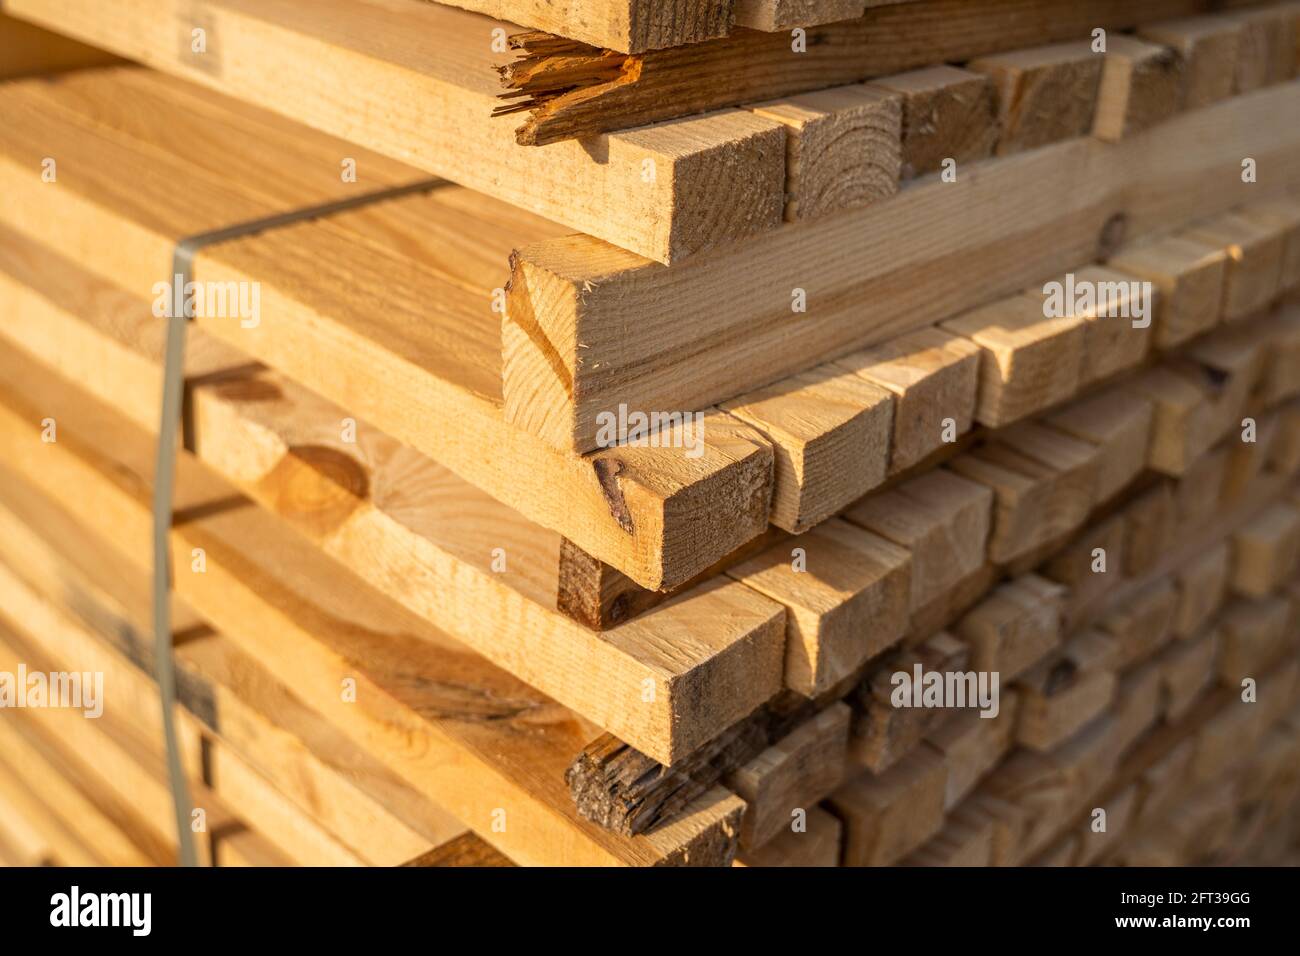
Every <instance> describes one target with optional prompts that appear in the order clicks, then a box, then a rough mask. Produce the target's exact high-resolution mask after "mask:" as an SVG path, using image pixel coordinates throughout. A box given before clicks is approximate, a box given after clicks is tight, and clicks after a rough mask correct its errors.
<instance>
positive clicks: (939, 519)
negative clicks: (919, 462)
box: [844, 470, 993, 611]
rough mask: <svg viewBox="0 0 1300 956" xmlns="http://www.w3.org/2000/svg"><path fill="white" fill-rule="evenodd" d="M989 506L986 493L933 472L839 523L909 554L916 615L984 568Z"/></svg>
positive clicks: (911, 605) (872, 500) (859, 508)
mask: <svg viewBox="0 0 1300 956" xmlns="http://www.w3.org/2000/svg"><path fill="white" fill-rule="evenodd" d="M992 505H993V495H992V493H991V492H990V491H989V490H988V489H987V488H984V487H981V486H980V485H978V484H976V483H975V482H972V481H967V480H965V479H963V478H960V477H958V476H957V475H955V474H953V473H952V472H949V471H946V470H936V471H934V472H930V473H927V474H923V475H921V476H919V477H917V478H912V479H909V480H906V481H904V482H903V483H902V484H900V485H898V486H896V487H894V488H892V489H890V490H888V491H885V492H882V493H880V494H875V495H871V496H870V497H868V498H866V499H864V500H863V501H861V502H859V503H858V504H857V505H855V506H854V507H853V508H851V509H849V510H848V511H846V512H845V513H844V517H845V518H846V519H847V520H848V521H850V522H852V523H853V524H855V525H858V526H859V527H862V528H866V529H867V530H868V531H870V532H872V533H874V534H876V535H879V536H881V537H882V538H884V539H886V540H888V541H892V542H894V543H895V544H896V545H898V546H900V547H902V548H905V549H906V550H907V551H908V552H910V554H911V558H912V560H911V566H912V571H911V583H910V590H909V601H910V603H909V609H910V610H912V611H916V610H918V609H920V608H922V607H924V606H925V605H927V604H929V603H930V602H931V601H933V600H934V599H935V598H937V597H939V596H941V595H943V594H946V593H947V592H948V591H949V590H950V589H951V588H953V587H954V586H955V585H956V584H957V583H958V582H959V581H961V580H962V579H963V578H965V577H966V576H967V575H969V574H971V573H973V572H974V571H976V570H978V569H979V568H980V567H981V566H982V565H983V563H984V543H985V541H987V539H988V534H989V524H990V515H991V509H992Z"/></svg>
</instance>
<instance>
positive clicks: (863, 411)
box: [720, 365, 895, 534]
mask: <svg viewBox="0 0 1300 956" xmlns="http://www.w3.org/2000/svg"><path fill="white" fill-rule="evenodd" d="M720 407H721V408H722V410H723V411H725V412H727V413H728V414H730V415H732V416H733V417H735V418H737V419H739V420H740V421H742V422H744V423H746V424H747V425H749V426H750V427H752V428H754V429H755V430H756V431H757V432H758V433H759V434H760V435H762V436H763V438H764V439H765V440H766V441H767V442H768V443H770V444H771V446H772V452H773V456H774V468H775V478H774V483H773V489H772V509H771V512H770V514H769V516H768V517H769V520H770V521H771V522H772V524H774V525H776V526H777V527H778V528H781V529H783V530H785V531H789V532H791V533H793V534H800V533H802V532H804V531H806V530H808V529H809V528H811V527H813V526H814V525H817V524H820V523H821V522H822V521H825V520H826V519H827V518H829V517H830V516H831V515H834V514H835V513H836V512H838V511H840V510H842V509H843V508H844V507H845V506H846V505H848V504H849V502H851V501H855V500H856V499H858V498H860V497H862V496H863V495H864V494H866V493H867V492H868V491H870V490H871V489H872V488H874V487H876V486H877V485H879V484H881V483H882V482H883V481H884V480H885V476H886V474H887V473H888V470H889V462H890V447H891V436H892V433H893V431H894V415H895V402H894V399H893V397H892V396H891V394H890V393H889V392H888V391H886V390H885V389H884V388H881V387H879V386H878V385H876V384H873V383H872V382H870V381H868V380H866V379H864V378H862V377H860V376H858V375H855V374H853V373H852V372H850V371H847V370H844V369H842V368H840V367H837V366H835V365H829V366H820V367H818V368H815V369H813V370H812V371H809V372H804V373H800V374H798V375H792V376H790V377H789V378H786V379H782V380H781V381H780V382H778V383H776V384H775V385H772V386H770V387H768V388H764V389H759V390H758V391H756V392H750V393H749V394H747V395H742V396H741V397H739V398H737V399H734V400H733V401H730V402H724V403H723V404H722V405H721V406H720Z"/></svg>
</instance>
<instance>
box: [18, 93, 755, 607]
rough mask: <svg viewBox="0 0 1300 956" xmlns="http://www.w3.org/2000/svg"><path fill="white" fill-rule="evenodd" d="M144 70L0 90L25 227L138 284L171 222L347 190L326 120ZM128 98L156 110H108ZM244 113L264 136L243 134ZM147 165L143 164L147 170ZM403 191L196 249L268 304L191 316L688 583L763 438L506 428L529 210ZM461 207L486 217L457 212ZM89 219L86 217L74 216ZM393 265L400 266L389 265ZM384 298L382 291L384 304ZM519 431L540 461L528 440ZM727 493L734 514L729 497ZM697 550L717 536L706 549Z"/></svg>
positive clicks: (573, 532)
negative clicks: (55, 178)
mask: <svg viewBox="0 0 1300 956" xmlns="http://www.w3.org/2000/svg"><path fill="white" fill-rule="evenodd" d="M138 72H139V71H130V70H119V71H114V72H113V73H112V74H104V75H94V76H92V75H91V74H88V73H80V74H70V75H69V76H70V77H72V78H70V79H68V80H66V81H63V82H62V83H60V84H59V85H58V86H56V87H50V86H49V85H48V84H42V85H41V86H39V87H38V86H35V85H30V84H23V83H19V84H14V85H12V86H10V87H7V88H6V96H7V97H12V98H13V99H12V100H10V102H13V104H14V107H15V110H14V112H13V113H12V114H11V115H13V116H14V118H15V122H14V123H13V124H11V126H10V127H8V129H7V130H6V132H7V134H9V135H7V136H6V137H5V139H4V141H3V144H0V148H3V149H4V150H5V151H6V155H7V156H8V162H0V170H3V171H4V172H3V173H0V175H7V176H12V177H13V179H12V180H11V182H13V183H14V184H15V185H17V184H19V183H22V184H25V186H26V187H30V188H15V189H14V190H12V191H8V192H6V202H5V207H4V210H3V212H0V216H3V217H5V218H7V220H8V221H9V222H10V223H11V224H13V225H15V226H17V227H19V228H21V229H26V230H29V233H28V234H29V236H32V238H34V239H36V241H39V242H45V243H48V244H51V245H59V244H60V243H64V244H65V245H64V246H63V248H64V250H65V251H68V252H74V253H76V254H77V255H78V256H79V257H80V261H81V262H82V263H83V264H84V265H85V266H86V267H87V268H88V269H89V270H91V271H93V272H95V273H97V274H98V275H99V276H101V277H103V278H106V279H108V280H109V281H111V282H116V283H118V284H119V285H122V286H125V287H129V288H132V289H135V290H146V289H150V288H153V287H154V285H155V284H156V283H157V282H158V281H159V280H160V279H163V278H165V277H166V276H167V274H168V271H169V269H170V265H169V263H170V260H171V250H172V247H173V245H174V243H175V241H176V240H177V238H179V236H180V235H181V234H183V233H187V232H192V231H195V230H203V229H207V228H211V227H214V226H219V225H223V224H228V223H230V222H232V221H240V220H247V219H250V218H256V217H258V216H261V215H264V214H267V213H269V212H272V211H279V210H284V209H286V208H292V207H296V206H300V205H302V204H304V203H314V202H320V201H322V200H324V199H333V198H339V197H341V196H343V195H346V194H347V191H348V189H349V188H353V187H350V186H349V184H346V183H342V182H340V181H338V178H337V172H336V170H337V167H336V165H335V163H336V160H334V159H333V158H330V159H328V160H323V158H322V157H324V156H329V155H330V149H331V146H330V143H329V141H327V139H326V138H324V137H321V136H320V135H319V134H313V133H311V132H310V131H307V130H305V129H302V128H299V127H293V126H291V125H286V124H284V123H283V122H282V121H279V120H277V119H276V118H275V117H272V116H269V115H267V114H262V113H261V112H260V111H255V119H254V120H253V121H250V120H248V119H247V116H248V113H247V112H246V111H241V110H239V109H235V108H232V109H229V110H228V109H226V106H227V105H229V104H228V102H227V101H223V100H220V99H219V98H214V97H213V96H212V95H211V94H208V93H205V92H203V91H199V90H193V89H188V88H186V89H184V90H182V91H181V92H180V93H179V94H173V93H167V92H163V91H164V90H166V89H168V88H170V87H171V86H172V85H173V84H169V83H167V82H166V81H164V80H161V79H160V78H158V77H156V76H154V77H146V78H139V77H136V76H133V74H135V73H138ZM73 78H75V79H73ZM119 84H121V85H120V86H119ZM141 87H144V89H143V91H142V90H141ZM128 91H129V92H128ZM115 92H119V93H120V94H121V97H120V98H119V97H115V95H114V94H115ZM172 96H180V97H184V96H189V97H190V102H193V101H197V103H198V105H197V106H190V105H188V104H187V103H186V102H185V101H184V99H180V100H170V99H169V97H172ZM136 97H139V98H140V99H141V101H142V102H143V103H147V104H149V106H150V107H151V109H150V111H149V112H146V113H143V114H139V113H133V112H131V111H127V110H122V109H121V108H120V107H121V103H123V102H129V101H133V100H134V99H135V98H136ZM20 100H21V101H22V105H21V106H20V105H19V102H18V101H20ZM52 106H53V107H56V108H51V107H52ZM20 118H21V122H20V121H19V120H20ZM159 118H165V119H166V120H167V122H158V121H157V120H158V119H159ZM176 124H182V125H184V126H185V128H187V129H193V130H194V132H195V135H196V136H207V137H209V138H210V137H211V136H212V135H213V130H221V129H228V130H230V131H231V133H232V135H235V136H236V138H235V140H234V141H235V142H239V143H243V144H244V146H245V148H246V150H248V151H249V152H254V150H253V144H254V143H256V144H257V145H258V149H257V150H256V151H255V152H256V153H257V155H256V157H254V158H252V159H250V162H249V164H248V165H242V164H237V165H236V166H233V167H231V169H232V170H235V171H237V175H236V174H232V175H223V177H222V178H221V179H220V180H218V179H216V178H215V177H213V176H211V174H210V172H209V167H210V166H211V164H212V162H213V160H212V159H211V158H209V159H208V160H206V161H205V160H198V161H191V157H192V156H193V155H194V153H193V152H192V151H188V150H185V149H183V148H182V147H181V145H180V143H179V141H178V140H177V138H176V136H175V135H174V130H175V127H176ZM227 124H228V125H227ZM236 130H238V131H240V133H239V135H236V134H235V131H236ZM244 131H247V132H248V133H249V134H252V135H256V136H257V137H258V138H257V139H248V138H245V137H244V135H243V132H244ZM51 150H53V151H55V152H57V153H59V155H61V156H62V157H64V158H63V160H62V169H63V176H62V178H61V179H60V181H59V183H60V188H59V189H45V188H43V187H44V186H46V185H47V184H44V183H41V182H40V180H39V177H33V176H31V175H30V174H29V172H28V171H27V170H28V169H29V168H31V167H28V165H27V164H28V163H29V162H37V163H39V160H38V159H37V158H36V157H39V156H41V155H45V154H46V153H47V152H48V151H51ZM78 150H80V151H81V152H82V154H83V156H84V158H83V159H81V160H80V161H78V159H77V158H76V156H77V152H78ZM87 153H89V154H90V155H86V154H87ZM303 153H306V154H307V158H304V157H303V155H302V154H303ZM198 155H200V156H203V155H209V156H210V157H211V156H214V155H215V154H205V153H203V152H202V151H200V152H199V154H198ZM92 157H93V158H92ZM277 162H282V163H284V164H286V165H287V166H289V167H294V166H296V165H297V164H298V163H304V164H305V166H306V168H307V169H308V170H309V171H310V174H304V175H303V176H302V177H298V178H294V179H288V178H286V177H283V176H280V175H271V174H269V171H270V170H272V169H274V168H275V164H276V163H277ZM205 163H206V164H207V165H206V166H205V165H204V164H205ZM142 165H143V166H145V167H146V168H148V169H150V170H154V171H155V172H154V173H151V174H149V175H146V174H145V173H143V172H142V169H141V167H142ZM389 166H391V164H389ZM36 168H39V166H38V167H36ZM114 169H116V170H118V171H119V172H120V174H121V177H120V178H118V177H115V176H114V175H113V173H112V171H113V170H114ZM132 170H134V172H132ZM158 170H165V171H166V172H167V175H162V173H161V172H158ZM376 172H377V173H383V174H385V175H390V174H391V175H393V176H395V177H397V181H402V180H401V178H400V177H401V175H402V168H401V167H397V168H396V169H395V170H394V169H390V168H388V167H386V166H385V165H384V164H383V161H382V160H381V161H380V162H379V164H378V167H377V169H376ZM114 184H116V185H114ZM354 185H355V184H353V186H354ZM410 198H411V201H412V203H413V204H412V205H411V206H409V207H408V206H406V204H405V202H404V201H399V202H394V203H391V204H385V205H384V206H383V207H380V208H374V209H360V210H354V211H352V212H349V213H346V214H340V215H337V216H333V217H330V219H329V222H328V224H326V223H321V222H316V223H301V224H298V225H295V226H291V227H287V228H284V229H280V230H274V231H271V232H269V233H265V234H263V235H260V236H255V237H249V238H245V239H242V240H239V241H237V242H229V243H226V244H223V245H220V246H217V247H213V248H212V249H210V250H206V251H205V252H204V254H203V255H201V256H200V257H199V261H198V264H197V267H196V275H197V277H198V280H199V281H200V282H211V283H216V284H218V285H220V284H223V283H228V282H244V283H257V284H258V286H257V287H258V289H259V290H260V301H261V302H262V303H264V306H265V308H266V312H267V315H266V317H265V321H260V322H256V323H249V322H243V321H241V322H233V321H230V319H228V318H225V317H217V316H205V317H203V318H202V319H200V320H198V324H199V325H201V326H202V327H204V328H205V329H206V330H208V331H210V332H211V333H212V334H213V335H214V337H217V338H220V339H224V340H225V341H226V342H228V343H230V344H232V345H233V346H234V347H235V348H238V349H242V350H244V351H245V352H248V353H250V355H252V356H253V357H254V358H257V359H259V360H262V361H265V362H267V363H268V364H270V365H273V366H276V367H278V368H280V369H281V370H283V371H285V372H286V373H287V374H289V375H290V376H291V377H294V378H296V379H297V380H298V381H300V382H301V383H303V384H305V385H307V386H308V387H310V388H312V389H313V390H315V391H317V392H319V393H320V394H322V395H324V396H326V397H328V398H331V399H332V400H334V401H335V402H337V403H338V404H339V405H340V406H342V407H343V408H344V409H345V411H346V413H347V414H348V415H349V416H352V417H356V416H364V417H366V418H367V419H369V420H371V421H373V422H374V423H375V424H376V425H378V426H379V427H381V428H383V429H384V430H385V431H386V432H388V433H389V434H390V435H392V436H393V437H395V438H397V439H399V440H401V441H404V442H406V443H407V444H410V445H412V446H414V447H416V448H418V449H420V450H422V451H424V452H425V453H426V454H430V455H432V456H433V457H435V458H436V459H437V460H439V461H441V462H443V463H445V464H448V465H450V466H452V467H453V470H456V471H457V473H459V474H461V475H462V476H464V477H466V478H468V479H469V480H471V481H473V482H474V483H476V484H479V485H480V486H481V487H482V486H484V485H486V486H487V490H489V491H490V493H492V494H494V495H495V496H496V497H497V498H499V499H501V500H503V501H504V502H505V503H507V504H510V505H512V506H514V507H518V508H521V510H523V511H525V512H527V511H529V508H528V507H525V505H526V501H525V499H534V502H535V503H537V504H539V505H540V504H542V502H541V501H537V500H536V498H535V495H536V496H540V498H542V499H547V500H549V504H546V505H544V506H543V510H545V509H551V510H552V512H553V514H552V517H553V518H555V519H558V520H556V521H554V522H552V523H551V526H552V527H555V526H557V525H565V526H566V527H565V528H564V533H565V534H566V536H567V537H569V538H571V539H572V540H573V541H575V542H576V543H578V544H579V545H581V546H582V547H583V548H584V549H585V550H587V551H588V552H590V553H592V554H594V555H596V556H598V557H601V558H602V559H604V560H606V561H607V562H608V563H610V564H612V565H614V566H616V567H619V568H620V569H621V570H623V571H625V572H626V573H628V574H629V576H631V577H633V578H634V579H635V580H637V581H638V582H639V583H641V584H642V585H644V586H648V587H651V588H660V587H670V586H672V585H673V584H676V583H680V582H681V581H684V580H686V579H688V578H690V577H691V576H693V575H694V574H695V573H696V572H698V571H699V570H701V569H703V568H704V567H707V566H708V565H709V564H711V563H712V561H713V560H714V559H716V558H718V557H721V556H722V555H723V554H726V553H727V552H728V551H730V550H732V549H733V547H734V546H738V545H739V544H741V543H742V542H743V541H744V540H745V539H746V538H748V537H753V536H755V535H757V534H758V533H759V532H760V531H761V530H762V529H763V528H764V527H765V526H766V523H767V522H766V519H767V509H768V504H767V503H768V496H769V494H770V470H771V462H770V456H771V452H770V449H769V448H768V447H767V445H766V443H764V442H763V441H761V439H759V437H758V436H757V433H755V432H752V431H751V430H749V429H747V428H745V427H744V426H741V425H740V423H738V422H736V421H734V420H731V419H729V418H727V417H726V416H724V415H718V414H714V415H711V416H708V417H707V418H706V419H705V422H704V433H705V435H706V436H707V437H705V438H704V440H703V446H702V450H701V449H699V448H696V449H695V450H694V451H692V450H691V449H690V448H687V447H686V444H687V439H686V436H684V435H682V434H679V433H678V432H672V433H670V434H668V435H667V436H666V438H665V441H661V442H660V443H659V447H653V446H650V445H642V446H640V447H638V446H635V445H622V446H619V448H618V449H617V450H610V451H607V452H605V453H604V454H602V455H596V456H592V457H590V458H588V459H578V458H576V457H574V456H568V455H563V454H557V453H556V452H555V450H554V449H552V448H550V446H548V445H545V444H543V443H539V442H536V441H535V440H534V439H532V438H530V436H528V435H526V434H522V433H520V432H519V431H518V430H516V429H514V428H512V427H510V426H509V425H507V423H506V422H505V421H503V420H502V417H501V403H500V380H501V370H500V342H499V335H500V332H499V316H498V315H497V314H496V313H494V312H493V311H492V305H491V303H492V300H493V292H492V291H491V289H492V284H493V282H494V281H495V272H496V270H497V269H498V268H499V265H500V263H501V262H503V261H504V259H505V256H506V254H507V251H508V249H509V243H510V241H511V240H510V239H509V238H508V235H509V230H508V228H507V227H504V226H503V223H508V222H510V221H513V220H514V219H515V217H517V216H519V215H522V214H520V213H518V212H517V211H514V210H510V209H509V208H508V207H504V206H502V205H501V204H498V203H495V202H494V201H491V200H487V199H486V198H485V197H479V196H476V195H475V194H473V193H469V192H467V191H463V190H459V189H456V188H455V187H446V189H445V190H444V189H437V190H434V191H433V193H432V194H431V195H429V196H421V197H410ZM475 208H478V209H479V210H481V212H482V214H483V215H482V217H481V218H480V217H477V216H475V215H473V214H471V215H468V216H467V213H469V212H470V211H471V210H473V209H475ZM38 221H39V222H40V223H41V225H40V228H37V222H38ZM475 221H477V222H478V223H479V225H480V226H481V227H482V228H481V229H475V228H474V227H473V226H472V225H471V223H472V222H475ZM90 222H94V223H96V225H95V227H94V228H93V229H91V230H90V231H86V230H87V223H90ZM521 225H522V226H523V228H524V230H525V232H526V233H528V234H531V235H533V236H534V237H536V236H538V235H541V234H545V232H546V231H548V230H547V229H546V228H545V227H544V226H542V224H541V223H540V221H538V220H533V219H531V217H527V216H525V217H524V219H523V221H522V223H521ZM78 236H79V237H80V238H78ZM453 237H454V238H453ZM395 257H396V258H395ZM403 260H404V261H405V266H403V265H402V264H401V263H402V262H403ZM395 268H396V269H397V270H398V271H399V273H400V274H401V275H403V276H404V279H403V280H401V281H398V282H393V281H391V280H392V277H393V275H394V272H393V270H394V269H395ZM267 270H271V271H273V272H274V273H275V274H274V275H272V274H270V272H268V271H267ZM222 287H224V286H222ZM245 288H248V286H245ZM421 289H422V291H421ZM349 290H350V291H349ZM361 290H365V291H364V293H363V292H362V291H361ZM140 294H142V293H140ZM381 295H382V296H387V297H389V300H388V301H387V302H383V303H381V302H380V301H379V300H378V299H377V298H376V297H377V296H381ZM350 297H351V298H353V301H352V302H351V303H349V301H348V299H349V298H350ZM272 315H274V316H275V318H272ZM250 326H251V327H250ZM362 357H364V358H362ZM680 427H681V426H679V428H680ZM699 438H700V435H699V434H698V432H697V433H696V434H695V435H694V439H695V440H696V441H697V442H698V440H699ZM665 444H667V445H669V446H676V447H664V445H665ZM529 445H532V446H533V447H534V448H536V449H537V450H539V451H540V452H541V456H542V460H541V461H534V462H527V460H526V458H525V457H523V456H524V454H525V451H526V449H527V448H528V446H529ZM492 476H495V477H492ZM719 480H720V481H721V482H722V483H723V484H724V485H731V484H732V482H733V481H738V482H739V484H738V485H735V486H733V489H732V491H734V492H738V497H733V496H732V493H731V492H728V491H725V490H723V489H722V488H720V487H718V486H717V485H716V484H715V482H716V481H719ZM574 485H577V486H581V490H579V489H578V488H576V487H573V486H574ZM649 485H654V486H656V487H655V488H654V489H653V490H651V488H650V487H649ZM525 486H527V487H528V488H531V491H530V490H526V487H525ZM719 491H722V495H721V497H719V495H718V492H719ZM728 497H732V504H734V505H739V506H740V509H741V511H743V512H746V513H747V517H744V516H742V515H740V514H738V513H736V511H734V510H733V509H732V508H731V507H729V506H728V505H727V504H726V499H727V498H728ZM532 515H533V516H534V517H536V516H537V512H536V511H534V512H532ZM539 523H541V524H544V525H545V524H546V523H547V522H545V521H542V522H539ZM570 525H571V526H570ZM578 525H583V527H578ZM673 526H677V527H679V528H680V531H681V532H682V534H683V536H684V537H683V538H682V539H681V540H680V541H679V546H680V547H679V546H678V545H671V544H669V545H668V550H667V551H665V550H664V549H663V547H662V545H665V544H668V541H667V540H666V539H663V538H661V535H662V534H663V533H664V532H668V534H669V537H672V536H673V532H672V531H670V530H669V529H670V528H672V527H673ZM598 539H603V540H598ZM701 548H703V549H704V551H705V552H707V551H709V550H716V553H715V554H712V555H707V556H706V555H705V554H704V553H703V552H701V551H700V550H699V549H701ZM615 551H617V552H625V551H626V552H633V553H634V552H640V556H639V557H633V556H632V554H631V553H629V554H626V555H625V556H624V557H620V556H619V555H617V554H615V553H614V552H615ZM625 558H626V559H625ZM665 559H666V560H665ZM699 559H704V560H702V561H699ZM697 561H699V563H698V565H697V566H695V567H690V566H689V565H692V564H696V562H697ZM674 565H678V567H676V568H674V567H673V566H674Z"/></svg>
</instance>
